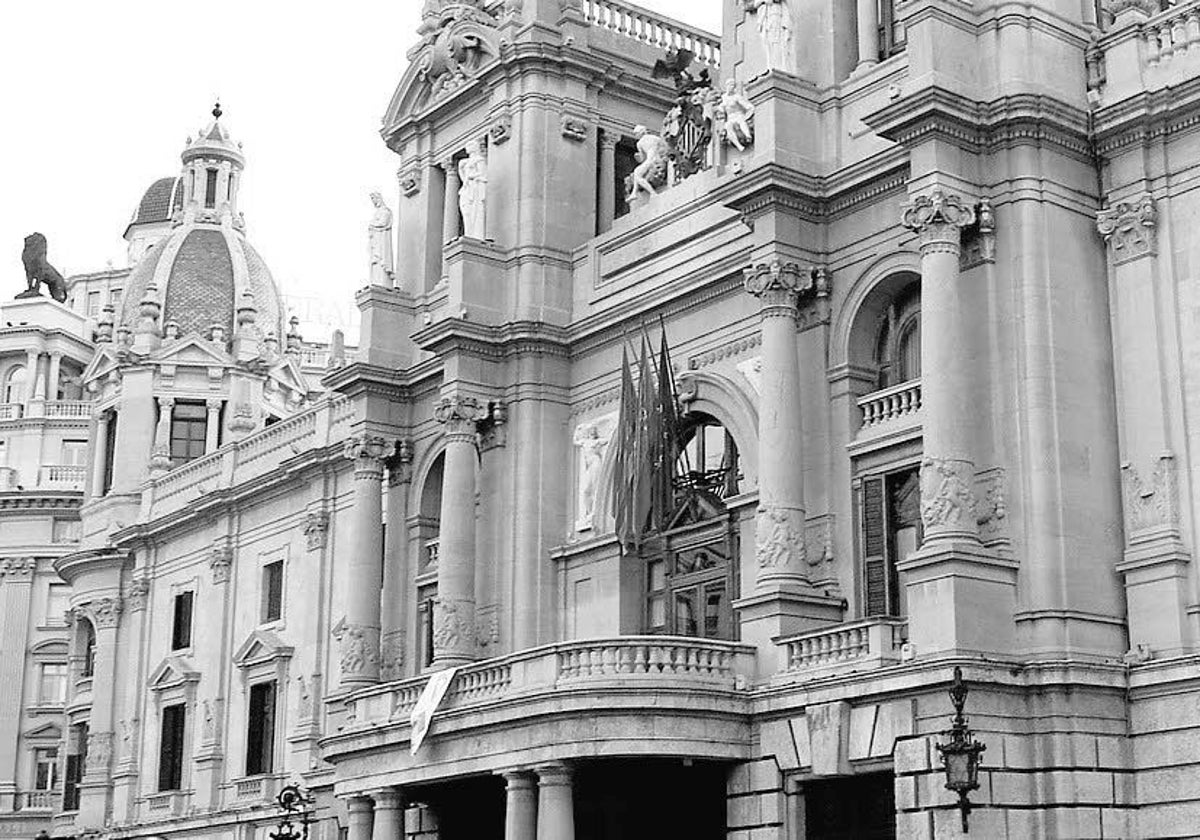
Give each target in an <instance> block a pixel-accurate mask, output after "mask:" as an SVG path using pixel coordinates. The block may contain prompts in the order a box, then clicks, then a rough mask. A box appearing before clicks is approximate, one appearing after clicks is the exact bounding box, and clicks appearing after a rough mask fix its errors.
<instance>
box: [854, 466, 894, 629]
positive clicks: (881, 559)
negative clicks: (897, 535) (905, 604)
mask: <svg viewBox="0 0 1200 840" xmlns="http://www.w3.org/2000/svg"><path fill="white" fill-rule="evenodd" d="M860 518H861V520H862V545H863V601H864V604H865V607H866V609H865V613H866V615H869V616H871V615H887V612H888V599H887V522H886V521H885V513H884V495H883V476H872V477H871V478H865V479H863V483H862V510H861V512H860Z"/></svg>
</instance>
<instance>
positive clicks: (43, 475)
mask: <svg viewBox="0 0 1200 840" xmlns="http://www.w3.org/2000/svg"><path fill="white" fill-rule="evenodd" d="M86 477H87V467H77V466H70V465H66V464H43V465H42V467H41V469H40V470H38V487H45V488H49V489H54V490H83V482H84V479H85V478H86Z"/></svg>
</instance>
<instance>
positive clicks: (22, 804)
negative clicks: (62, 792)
mask: <svg viewBox="0 0 1200 840" xmlns="http://www.w3.org/2000/svg"><path fill="white" fill-rule="evenodd" d="M58 797H59V791H57V790H27V791H19V792H17V793H16V794H14V795H13V810H14V811H47V812H48V811H51V810H53V809H54V803H55V800H57V799H58Z"/></svg>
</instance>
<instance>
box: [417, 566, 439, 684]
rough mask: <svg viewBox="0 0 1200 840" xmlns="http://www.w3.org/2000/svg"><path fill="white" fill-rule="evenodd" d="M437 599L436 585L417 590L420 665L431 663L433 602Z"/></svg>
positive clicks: (418, 659)
mask: <svg viewBox="0 0 1200 840" xmlns="http://www.w3.org/2000/svg"><path fill="white" fill-rule="evenodd" d="M436 600H437V585H436V584H433V585H427V586H422V587H421V588H420V589H418V590H417V616H418V619H417V620H418V621H419V622H420V625H421V627H420V633H419V635H418V639H419V640H420V650H419V651H418V658H417V661H418V662H420V663H421V667H423V668H427V667H429V666H430V665H432V664H433V602H434V601H436Z"/></svg>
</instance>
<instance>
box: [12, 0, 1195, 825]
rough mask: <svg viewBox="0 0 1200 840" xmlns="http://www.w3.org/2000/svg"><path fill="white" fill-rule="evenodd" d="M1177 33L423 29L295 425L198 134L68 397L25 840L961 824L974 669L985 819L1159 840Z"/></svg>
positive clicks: (217, 174)
mask: <svg viewBox="0 0 1200 840" xmlns="http://www.w3.org/2000/svg"><path fill="white" fill-rule="evenodd" d="M1197 8H1200V7H1197V5H1196V3H1195V2H1194V0H1190V1H1189V2H1185V3H1180V4H1179V5H1177V6H1171V7H1169V8H1163V9H1160V8H1158V7H1157V6H1151V5H1148V4H1144V3H1120V4H1117V3H1113V4H1110V5H1109V6H1107V7H1106V8H1104V9H1100V10H1097V9H1095V8H1093V7H1092V6H1091V5H1090V4H1084V5H1082V6H1078V7H1072V8H1067V7H1062V6H1050V5H1048V4H1039V3H1033V4H1026V5H1025V6H1022V7H1020V8H1015V7H1010V6H999V5H995V4H976V5H965V4H959V3H947V2H943V0H908V2H905V3H903V4H897V5H895V6H893V5H891V4H887V3H884V4H877V3H875V2H873V0H863V2H859V3H857V4H849V3H844V2H837V3H827V2H802V1H801V0H746V2H735V0H726V2H725V5H724V13H725V16H724V20H725V24H724V30H723V32H722V35H721V37H720V38H717V37H716V36H710V35H707V34H705V33H703V32H699V31H696V30H694V29H691V28H689V27H687V26H685V25H683V24H680V23H677V22H674V21H670V20H666V19H664V18H662V17H660V16H657V15H655V14H653V13H651V12H648V11H646V10H642V9H638V8H636V7H632V6H628V5H624V4H623V3H618V2H616V0H569V1H564V2H560V0H523V2H522V0H517V2H513V0H508V2H483V0H475V1H474V2H461V3H449V2H441V0H428V2H426V3H424V4H423V7H422V11H421V16H420V19H419V20H415V21H414V24H415V25H416V26H417V36H416V38H417V40H416V43H415V45H414V46H413V48H412V50H411V52H410V53H409V58H410V64H409V69H408V70H407V72H406V73H405V75H404V77H403V78H402V79H401V80H400V82H399V85H398V88H397V91H396V93H395V95H394V97H393V99H392V101H391V103H390V104H389V106H388V109H387V111H386V115H385V118H384V124H383V139H384V142H386V143H387V145H388V146H389V148H391V149H392V150H393V151H395V153H396V155H397V159H398V172H397V176H398V190H397V194H396V196H395V206H396V209H395V213H394V214H392V213H387V214H384V213H382V212H379V213H377V215H378V217H379V218H380V219H382V220H383V221H380V222H379V223H378V224H375V223H374V222H373V223H372V231H373V232H372V236H373V237H376V236H378V233H377V231H378V230H386V229H387V224H394V235H395V242H394V248H390V247H381V246H380V245H379V242H378V239H374V238H373V239H372V248H371V252H372V260H373V263H372V274H371V276H372V277H373V278H374V279H375V281H376V282H375V283H373V284H372V285H369V286H367V287H365V288H363V289H361V290H360V291H359V292H358V293H357V302H358V305H359V307H360V309H361V311H362V317H363V335H362V341H361V349H360V353H359V355H358V358H357V359H356V360H355V361H354V362H353V363H351V364H348V365H346V366H344V367H340V368H338V369H336V370H333V371H331V372H330V373H329V374H328V375H327V376H326V377H325V379H324V385H325V386H326V387H328V388H329V389H330V391H329V393H328V394H325V395H321V394H319V393H317V392H316V391H315V390H305V389H304V388H303V387H302V386H301V385H300V382H301V380H300V379H299V378H298V375H297V373H296V371H295V366H294V365H293V364H292V363H291V360H289V359H288V358H287V354H286V352H283V351H281V350H279V349H278V338H277V336H279V335H281V334H283V330H284V325H283V324H281V323H279V316H280V313H279V307H278V304H277V293H276V292H275V291H274V288H273V285H272V284H271V283H270V280H269V275H267V276H266V279H265V280H263V279H262V277H261V273H260V279H259V280H258V281H256V280H255V279H254V275H255V270H254V269H252V268H250V266H251V264H252V263H253V262H254V257H253V250H252V249H251V248H250V247H249V245H247V244H246V243H245V242H244V236H243V235H242V232H241V228H240V216H239V215H238V214H237V212H236V184H237V182H238V180H239V179H240V173H241V166H242V159H241V156H240V151H238V149H237V147H236V145H235V144H232V143H231V142H230V141H229V138H228V134H227V133H226V132H225V130H224V128H223V126H222V125H220V124H219V121H217V122H214V123H213V124H212V125H211V126H210V127H209V128H208V129H206V131H205V132H204V133H202V135H201V137H200V139H198V140H197V141H196V145H189V147H188V149H187V150H186V151H185V152H184V164H185V171H184V173H183V183H184V193H183V196H182V198H181V199H180V200H181V202H182V206H181V209H180V211H179V214H178V219H177V220H175V221H174V222H173V227H172V228H171V230H170V232H169V233H168V234H167V235H166V236H165V237H164V238H163V239H161V240H159V241H158V242H157V243H156V244H153V245H151V246H150V248H149V250H148V251H147V253H146V255H145V256H144V257H143V258H142V261H141V262H139V264H138V267H136V268H135V269H134V271H133V273H132V274H130V276H129V278H128V282H127V283H126V286H125V288H126V294H125V300H124V303H123V304H122V306H121V308H120V312H121V314H120V316H119V317H118V316H117V314H116V308H115V307H114V308H113V310H112V312H111V313H110V312H107V311H106V313H105V314H104V316H103V317H101V318H100V319H99V320H98V322H97V323H98V330H99V338H100V339H101V344H100V350H99V351H98V353H97V355H96V357H95V358H94V359H93V360H92V361H91V362H90V364H89V366H88V367H87V369H86V370H85V371H84V372H83V375H82V382H83V385H84V387H85V388H86V389H87V392H88V394H89V395H90V397H91V399H92V406H91V417H92V421H91V422H92V431H91V434H92V438H91V439H92V441H93V448H92V452H93V460H92V461H91V462H90V464H89V466H90V470H89V478H88V481H87V492H86V496H87V501H86V502H85V503H84V505H83V508H82V511H81V515H82V522H83V525H82V543H81V544H80V546H79V547H78V550H77V551H74V552H73V553H71V554H69V555H67V556H63V557H60V558H59V559H57V560H55V568H56V569H57V571H58V572H59V574H61V575H62V576H63V578H64V579H65V580H66V581H67V582H68V583H69V584H70V585H71V596H70V602H71V605H72V611H71V616H72V621H73V623H72V626H71V629H70V631H69V654H68V659H69V661H70V662H71V667H72V672H71V679H70V683H71V690H70V696H69V699H68V701H67V706H66V717H65V720H63V721H62V724H61V728H62V732H63V743H62V746H61V747H60V752H61V753H62V756H63V757H64V765H63V770H62V772H63V775H64V778H65V779H66V780H67V784H68V789H67V791H66V792H65V793H64V801H63V803H62V807H61V808H60V809H59V811H58V813H56V815H55V817H54V834H55V835H56V836H59V837H71V836H82V835H85V834H91V833H94V832H100V833H105V834H107V835H110V836H113V837H122V838H125V837H129V838H133V837H150V836H155V837H171V838H185V837H221V838H235V837H236V838H247V839H248V838H250V837H258V836H262V835H264V834H265V832H267V831H268V830H269V829H270V827H271V825H273V823H274V822H275V821H276V820H277V818H278V817H277V813H276V811H275V809H274V807H273V805H272V796H273V794H274V793H275V792H276V791H277V790H278V789H279V787H280V786H281V785H283V784H285V783H287V782H289V781H293V782H297V783H299V784H301V785H302V786H303V787H305V788H306V789H308V790H309V791H311V792H312V793H313V794H314V802H313V805H312V812H311V813H312V819H313V820H314V824H313V827H312V831H313V832H315V833H317V834H319V835H320V836H321V837H322V838H323V840H324V839H326V838H327V840H334V838H340V837H341V836H342V835H343V834H344V835H345V836H346V838H347V840H402V838H403V840H409V838H428V839H431V838H438V840H459V838H505V840H575V838H579V840H609V838H641V837H646V838H650V837H654V838H658V837H668V836H671V837H673V836H683V837H697V838H713V840H716V838H731V840H760V839H762V838H772V839H773V840H822V839H823V838H824V839H825V840H827V839H828V838H840V837H911V838H932V837H955V836H959V834H960V833H961V831H962V826H961V820H962V819H963V816H962V814H961V813H960V810H959V808H958V801H957V799H956V798H955V796H954V795H953V794H951V793H950V792H948V791H947V790H946V789H945V787H944V782H945V776H944V773H943V770H942V767H941V763H940V759H939V751H938V749H937V747H938V746H939V745H942V744H944V743H945V742H946V740H947V736H946V734H945V732H944V731H945V730H946V728H947V725H948V718H949V716H950V713H951V704H950V701H949V700H948V698H947V696H946V689H947V688H948V687H949V686H950V684H951V676H952V673H953V671H954V669H955V668H956V667H958V668H961V670H962V672H963V675H964V678H965V680H966V683H967V685H968V686H969V687H970V694H969V702H968V707H967V711H968V713H969V714H970V715H971V725H972V728H973V730H974V732H975V736H976V737H977V738H978V739H979V740H980V741H981V742H983V743H984V744H985V745H986V747H987V749H986V752H985V753H984V755H983V767H982V769H981V771H980V774H979V779H978V781H979V787H978V789H976V790H974V791H973V792H971V793H970V801H971V803H972V806H973V808H972V810H971V812H970V814H969V819H970V828H971V833H972V834H973V835H978V836H981V837H996V838H1001V837H1011V838H1018V837H1019V838H1026V837H1054V838H1076V837H1105V838H1110V837H1111V838H1151V837H1154V838H1158V837H1186V836H1194V835H1195V833H1196V830H1195V826H1196V825H1200V793H1197V791H1196V790H1195V789H1194V783H1193V782H1192V781H1191V779H1192V778H1193V777H1195V776H1196V775H1197V774H1196V767H1197V765H1200V749H1197V748H1196V747H1195V742H1196V733H1197V732H1200V705H1198V704H1197V703H1196V697H1197V690H1198V686H1197V679H1196V675H1195V670H1196V668H1195V666H1196V644H1197V634H1198V633H1200V581H1198V580H1197V574H1196V570H1195V567H1194V563H1193V561H1192V556H1191V551H1192V544H1193V540H1194V522H1195V512H1196V501H1195V500H1194V499H1193V498H1192V496H1191V492H1190V489H1189V488H1190V487H1191V485H1192V482H1190V480H1189V478H1190V477H1191V476H1192V475H1194V474H1195V473H1196V467H1195V466H1194V461H1195V460H1196V459H1197V457H1200V455H1198V454H1197V452H1196V450H1194V449H1193V447H1194V446H1195V445H1196V441H1195V437H1196V432H1197V428H1196V422H1195V418H1194V416H1193V415H1194V412H1192V411H1190V407H1191V406H1192V403H1193V402H1195V400H1196V384H1195V382H1194V381H1193V379H1194V378H1195V375H1196V374H1197V372H1200V358H1197V347H1200V345H1198V344H1197V342H1196V340H1195V337H1194V335H1193V330H1192V325H1193V323H1194V321H1195V310H1196V307H1197V303H1196V300H1195V299H1194V298H1195V295H1194V292H1193V287H1194V285H1195V278H1194V277H1193V276H1192V275H1193V273H1194V268H1193V267H1194V266H1195V265H1196V264H1198V262H1200V254H1196V253H1194V252H1195V251H1196V249H1197V248H1198V247H1200V245H1198V244H1197V243H1194V242H1192V241H1191V240H1192V237H1191V236H1190V232H1191V230H1192V228H1193V227H1194V225H1193V224H1192V222H1193V221H1194V217H1195V215H1196V213H1197V206H1200V205H1198V204H1197V199H1196V197H1195V195H1194V190H1193V189H1192V180H1193V179H1192V178H1191V175H1192V168H1193V167H1194V161H1195V159H1196V155H1194V154H1191V152H1192V151H1193V150H1194V147H1195V146H1196V143H1197V141H1196V137H1197V134H1196V133H1195V131H1194V125H1195V123H1196V121H1195V120H1194V119H1193V118H1192V116H1191V114H1192V110H1193V109H1195V108H1197V107H1200V94H1198V93H1197V91H1200V58H1197V56H1198V55H1200V52H1198V51H1197V49H1196V44H1197V41H1198V38H1200V36H1198V34H1197V33H1200V30H1198V29H1197V26H1196V21H1197V14H1198V12H1197ZM830 33H832V37H830ZM668 46H669V47H672V48H673V50H672V52H670V53H669V54H666V55H664V48H666V47H668ZM683 50H686V51H687V53H686V54H685V53H684V52H682V51H683ZM660 126H661V127H660ZM210 189H211V190H212V193H211V196H212V197H213V199H212V203H211V206H210V205H209V203H208V202H209V197H210V193H209V192H208V190H210ZM381 204H382V202H376V206H377V208H379V207H380V206H381ZM198 236H199V237H204V236H207V237H208V238H209V239H212V241H213V242H216V241H217V240H218V239H219V240H220V241H221V242H222V243H224V246H225V250H221V249H216V251H217V252H218V254H217V257H214V258H213V259H216V260H217V262H212V263H209V264H208V272H207V273H206V272H197V271H194V270H191V269H189V266H190V265H193V264H194V261H189V259H184V258H183V256H181V255H182V254H183V252H184V251H185V250H186V249H187V248H188V243H189V242H191V241H192V239H193V237H198ZM139 241H141V240H139ZM172 249H174V250H172ZM393 253H394V258H395V259H394V265H393V264H391V262H392V257H393ZM220 254H224V255H225V256H224V257H221V256H220ZM226 264H228V265H230V266H232V268H231V269H229V270H228V271H225V272H224V273H221V272H220V271H217V270H216V269H218V268H219V267H220V266H225V265H226ZM239 265H241V266H243V268H242V269H239V268H238V266H239ZM144 266H149V267H145V268H144ZM264 270H265V269H264ZM189 271H190V272H191V273H188V272H189ZM214 276H215V277H218V278H220V279H219V281H218V282H216V283H209V282H207V281H206V279H207V278H210V277H214ZM136 278H141V280H140V281H138V283H135V282H134V280H135V279H136ZM139 283H140V285H139ZM135 287H136V288H137V292H136V294H133V295H132V296H131V292H130V290H132V289H134V288H135ZM214 290H215V291H214ZM181 301H182V303H181ZM185 321H186V323H185ZM172 324H174V327H172ZM660 329H661V330H662V331H665V332H666V334H667V335H668V337H669V340H670V348H671V354H672V356H673V359H674V371H673V376H672V377H668V378H669V379H671V380H673V382H674V386H675V390H676V392H677V398H678V407H679V410H680V419H679V421H678V423H677V425H676V426H674V428H675V430H676V432H677V435H678V437H677V442H678V444H679V446H680V450H681V451H680V452H679V453H678V459H677V464H676V465H675V466H674V467H670V466H669V465H668V468H671V469H672V471H673V475H674V477H675V480H674V481H673V482H672V484H671V491H670V493H669V498H666V499H659V500H658V501H656V502H654V503H653V505H652V506H651V509H652V510H653V514H654V515H653V516H651V518H650V521H652V522H654V523H655V526H654V527H653V528H652V529H651V531H650V532H648V533H642V528H641V523H640V522H638V523H635V524H636V527H635V532H634V533H635V538H634V539H633V540H632V541H628V540H627V541H625V542H624V544H621V543H619V541H618V537H617V523H618V520H621V521H625V520H623V519H622V517H625V516H626V515H627V514H626V512H625V511H626V508H624V507H622V505H624V504H625V497H624V496H623V495H622V492H623V491H620V490H619V489H617V490H615V489H614V488H620V487H624V486H626V484H627V479H628V474H629V469H630V467H629V464H630V463H633V464H634V465H635V466H634V468H636V467H637V464H636V461H630V460H629V457H628V455H629V452H630V451H631V450H629V449H628V448H627V442H628V441H629V440H631V439H633V438H635V437H636V436H637V434H638V433H639V428H638V427H640V426H641V425H643V423H642V422H638V423H629V422H627V421H628V414H627V413H625V412H622V411H619V408H620V406H622V404H624V405H626V406H628V404H629V403H628V400H629V399H631V395H632V394H633V393H634V390H635V389H634V386H633V384H632V381H631V379H632V378H631V377H630V378H629V379H627V378H626V377H624V376H623V370H624V369H625V365H624V363H623V361H622V359H623V357H626V356H627V355H628V354H629V352H630V350H632V355H633V356H634V358H635V359H636V358H637V355H638V354H637V352H636V348H637V345H638V344H640V343H641V342H642V340H643V336H644V335H645V334H646V333H652V334H653V335H654V336H655V338H656V339H657V334H658V332H659V330H660ZM272 330H274V331H275V333H274V335H275V336H276V338H275V340H274V342H273V341H272V339H271V331H272ZM118 336H120V337H119V338H118ZM643 358H644V357H643ZM664 358H665V356H664ZM635 367H637V368H638V369H639V371H640V375H641V382H640V383H639V387H640V388H641V390H642V392H643V393H645V392H646V391H647V389H646V388H645V387H644V386H643V385H642V384H641V383H644V382H645V381H647V380H646V377H647V376H649V371H650V370H651V369H652V366H651V365H648V364H646V363H641V364H637V363H635ZM658 369H659V373H660V374H661V373H664V371H665V370H666V368H665V367H663V366H662V365H659V368H658ZM623 394H624V396H623ZM623 400H624V401H625V402H624V403H623V402H622V401H623ZM642 404H643V405H645V403H642ZM182 406H193V407H197V408H195V411H194V415H193V414H190V413H188V412H182V413H181V412H180V408H181V407H182ZM623 414H624V416H625V417H626V422H624V423H622V422H621V419H620V418H621V416H622V415H623ZM644 423H645V424H646V425H649V424H650V423H651V418H650V417H649V415H647V416H646V419H645V421H644ZM106 442H111V443H110V444H109V443H106ZM177 443H178V444H179V453H180V455H179V457H178V458H177V457H176V444H177ZM621 453H624V454H621ZM619 455H620V457H619ZM662 466H663V465H661V464H660V465H659V467H660V468H661V467H662ZM654 505H658V507H654ZM4 585H5V586H7V585H8V584H4ZM85 668H86V673H85ZM438 675H440V676H438ZM446 677H449V681H448V683H447V684H443V685H442V688H443V689H444V690H445V695H444V697H442V698H441V699H440V702H439V703H437V704H436V707H435V708H434V709H433V710H432V712H431V713H430V709H429V707H428V706H427V705H426V699H423V693H424V692H425V691H426V689H427V687H428V686H430V685H433V686H437V685H438V682H439V681H440V680H444V679H445V678H446ZM422 734H423V735H424V737H423V739H422V738H421V737H420V736H421V735H422ZM2 781H3V779H2V778H0V782H2ZM0 795H3V791H2V790H0Z"/></svg>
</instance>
